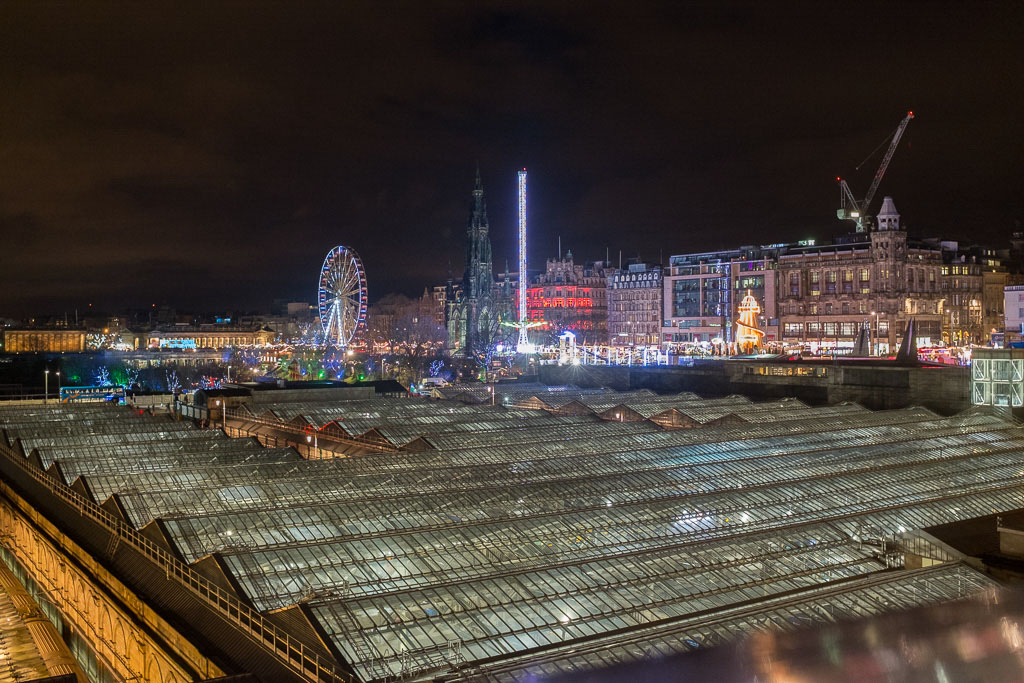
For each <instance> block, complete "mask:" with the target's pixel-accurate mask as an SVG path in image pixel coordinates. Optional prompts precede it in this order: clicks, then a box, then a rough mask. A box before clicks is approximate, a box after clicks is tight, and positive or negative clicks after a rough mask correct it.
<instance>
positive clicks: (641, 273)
mask: <svg viewBox="0 0 1024 683" xmlns="http://www.w3.org/2000/svg"><path fill="white" fill-rule="evenodd" d="M663 291H664V290H663V289H662V281H661V266H659V265H654V264H647V263H631V264H629V266H628V268H626V269H623V270H619V271H616V272H614V273H610V274H609V275H608V292H607V298H608V343H609V344H610V345H612V346H648V345H655V346H657V345H658V344H659V343H660V341H661V321H662V318H661V313H662V297H663Z"/></svg>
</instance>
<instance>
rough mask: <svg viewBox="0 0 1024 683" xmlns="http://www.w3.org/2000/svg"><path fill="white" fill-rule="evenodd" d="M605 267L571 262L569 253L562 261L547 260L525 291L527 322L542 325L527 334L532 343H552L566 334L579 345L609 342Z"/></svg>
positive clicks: (603, 265)
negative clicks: (573, 338)
mask: <svg viewBox="0 0 1024 683" xmlns="http://www.w3.org/2000/svg"><path fill="white" fill-rule="evenodd" d="M606 296H607V293H606V276H605V264H604V263H603V262H601V261H597V262H595V263H588V264H576V263H574V262H573V258H572V252H571V251H570V252H568V254H567V255H566V257H565V258H564V259H548V260H547V263H546V268H545V271H544V273H542V274H541V275H540V276H539V277H538V278H537V279H536V280H535V281H534V282H533V284H531V285H530V287H529V288H528V289H527V290H526V309H527V316H528V318H529V320H530V322H541V323H544V324H542V325H538V326H537V327H534V328H532V329H531V330H530V336H531V338H532V339H533V341H534V342H535V343H539V344H550V343H554V342H555V340H556V339H557V337H558V335H559V334H561V333H562V332H564V331H566V330H569V331H571V332H573V333H574V334H576V337H577V339H578V340H579V343H581V344H582V343H586V344H603V343H606V342H607V341H608V307H607V298H606Z"/></svg>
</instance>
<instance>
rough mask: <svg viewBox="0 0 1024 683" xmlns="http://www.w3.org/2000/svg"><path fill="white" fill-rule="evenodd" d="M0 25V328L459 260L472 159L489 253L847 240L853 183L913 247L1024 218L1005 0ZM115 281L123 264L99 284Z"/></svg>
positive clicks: (1023, 58) (93, 16) (1015, 32)
mask: <svg viewBox="0 0 1024 683" xmlns="http://www.w3.org/2000/svg"><path fill="white" fill-rule="evenodd" d="M3 14H4V17H3V21H2V22H0V88H2V90H3V92H4V97H3V98H0V240H2V246H3V249H2V251H0V315H2V314H8V315H11V314H14V315H21V314H26V313H29V312H34V311H37V310H55V311H62V310H66V309H71V308H74V307H75V306H79V307H80V306H81V305H82V303H83V301H84V299H86V298H88V299H90V300H92V299H93V298H95V299H97V300H99V301H98V302H97V303H98V305H101V306H103V307H104V308H115V307H117V306H127V305H144V306H148V305H149V304H151V303H154V302H155V303H157V304H171V305H175V306H179V307H191V308H198V309H216V308H229V307H230V308H238V307H265V306H266V305H267V304H268V302H269V301H271V300H273V299H275V298H291V299H303V298H304V299H311V298H312V295H313V289H314V286H315V281H316V278H315V276H316V272H317V269H318V268H319V265H320V262H321V260H322V258H323V254H324V253H326V251H327V250H328V249H329V248H330V247H331V246H333V245H335V244H339V243H343V244H347V245H350V246H352V247H354V248H355V249H356V250H358V251H359V252H360V254H361V255H362V256H363V260H364V262H365V264H366V267H367V270H368V275H369V282H370V288H371V296H372V297H376V296H379V295H382V294H383V293H385V292H387V291H392V290H398V291H403V292H405V293H408V294H416V293H419V292H420V291H422V288H423V286H425V285H430V284H434V283H439V282H441V281H442V280H443V279H444V278H445V277H446V276H447V273H448V269H449V264H451V267H452V269H453V270H455V271H456V272H459V271H460V270H461V266H462V263H461V259H462V252H463V246H462V238H463V234H464V229H465V223H466V218H467V205H468V199H469V190H470V188H471V183H472V176H473V170H474V164H475V163H476V161H478V160H479V162H480V165H481V168H482V170H483V173H484V182H485V186H486V190H487V197H488V206H489V214H490V218H491V227H492V233H493V239H494V247H495V261H496V266H497V267H498V268H499V269H500V268H502V267H503V266H504V261H505V259H506V258H508V259H509V260H510V261H512V262H514V261H515V254H514V251H513V249H514V245H515V235H514V205H515V170H516V169H517V168H519V167H521V166H527V167H528V168H529V169H530V172H531V176H530V179H531V180H530V182H531V197H530V210H531V213H530V217H531V235H532V243H531V253H530V258H531V261H532V262H533V263H535V264H539V263H541V262H542V261H543V258H544V257H546V256H550V255H552V254H553V253H554V251H555V249H556V243H557V238H558V236H559V235H560V236H561V237H562V243H563V247H564V248H572V249H573V251H574V253H575V254H577V255H578V256H581V257H587V258H599V257H602V256H603V255H604V253H605V249H606V248H607V249H610V251H611V252H612V253H613V254H614V253H617V252H618V250H619V249H622V250H623V252H624V253H625V254H636V253H637V252H639V253H640V254H641V255H643V256H645V257H647V258H656V257H657V255H658V253H659V251H660V252H662V253H664V254H665V255H666V256H667V255H668V254H671V253H678V252H684V251H690V250H702V249H712V248H719V247H725V246H730V245H735V244H741V243H744V244H749V243H755V242H767V241H779V240H786V239H797V238H803V237H808V236H816V237H819V238H821V237H827V236H829V235H834V234H838V233H839V232H840V231H841V229H842V226H840V225H839V224H837V222H836V221H835V220H834V218H832V217H833V216H834V215H835V214H834V210H835V204H836V202H837V200H838V190H837V188H836V187H835V186H834V183H833V181H832V178H834V176H835V175H838V174H842V175H844V176H849V178H850V182H851V184H852V185H853V187H854V189H855V191H860V192H863V191H864V190H866V188H867V186H868V184H869V183H870V179H871V175H872V173H873V169H874V166H875V164H876V163H877V159H876V160H873V161H871V162H869V163H868V164H866V165H865V166H864V167H863V168H862V169H861V171H860V172H856V171H854V167H855V166H856V164H857V163H858V162H860V161H861V159H863V158H864V157H865V156H866V155H867V154H868V152H870V151H871V150H872V149H874V148H875V147H876V145H878V143H879V142H880V141H881V140H882V139H883V138H884V137H885V135H886V134H887V133H889V132H891V131H892V129H894V128H895V126H896V124H897V123H898V121H899V119H900V118H901V117H902V115H903V112H904V111H905V110H906V109H909V108H913V109H915V111H916V112H917V113H918V117H917V119H915V121H914V122H913V123H912V124H911V125H910V127H909V128H908V130H907V133H906V135H905V137H904V142H903V144H902V145H901V148H900V150H899V152H898V154H897V157H896V158H895V160H894V162H893V164H892V166H891V168H890V171H889V174H888V175H887V177H886V179H885V183H884V185H883V189H882V192H883V193H886V194H892V195H893V196H894V197H895V199H896V203H897V206H898V207H899V208H900V210H901V212H903V215H904V218H905V221H906V222H907V224H909V225H910V226H911V229H912V231H917V232H919V233H922V234H942V235H943V236H947V237H952V238H976V239H981V240H987V241H990V242H992V243H994V244H996V245H997V246H998V245H1002V244H1003V243H1005V240H1006V238H1007V237H1008V233H1009V232H1010V231H1011V230H1012V229H1013V227H1014V221H1015V220H1019V219H1020V217H1021V216H1022V214H1024V206H1022V199H1021V192H1020V185H1021V180H1022V178H1021V170H1020V159H1021V158H1022V152H1024V143H1022V136H1021V124H1020V122H1019V118H1020V112H1021V111H1022V109H1024V107H1022V104H1024V101H1022V100H1024V95H1022V89H1021V88H1020V87H1019V82H1018V81H1019V74H1020V73H1024V49H1022V48H1021V46H1020V41H1019V36H1020V35H1021V33H1022V29H1024V21H1022V18H1024V12H1022V10H1021V9H1020V6H1019V5H1018V4H1011V3H994V2H993V3H923V2H922V3H891V2H890V3H856V4H851V3H806V4H803V3H785V4H779V3H753V2H751V3H727V2H709V3H631V4H622V3H584V4H579V3H575V4H570V3H566V4H556V3H525V4H524V3H514V4H513V3H411V2H400V3H365V4H357V3H326V2H325V3H313V2H303V3H262V2H245V3H196V4H192V5H190V4H181V5H174V6H158V5H155V4H146V3H80V4H56V3H53V4H51V3H16V4H11V5H8V6H5V8H4V12H3ZM109 273H115V274H116V277H110V276H109Z"/></svg>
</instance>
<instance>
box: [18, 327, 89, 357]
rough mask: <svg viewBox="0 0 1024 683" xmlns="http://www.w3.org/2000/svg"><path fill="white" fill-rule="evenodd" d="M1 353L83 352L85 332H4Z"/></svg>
mask: <svg viewBox="0 0 1024 683" xmlns="http://www.w3.org/2000/svg"><path fill="white" fill-rule="evenodd" d="M3 351H4V352H6V353H34V352H37V351H53V352H61V351H66V352H71V351H85V332H84V331H82V330H5V331H4V348H3Z"/></svg>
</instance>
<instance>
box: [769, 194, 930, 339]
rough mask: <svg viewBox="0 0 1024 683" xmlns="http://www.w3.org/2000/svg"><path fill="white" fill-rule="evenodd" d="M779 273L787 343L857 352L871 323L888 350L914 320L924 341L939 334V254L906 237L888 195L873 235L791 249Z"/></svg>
mask: <svg viewBox="0 0 1024 683" xmlns="http://www.w3.org/2000/svg"><path fill="white" fill-rule="evenodd" d="M777 272H778V283H779V284H778V307H779V321H780V325H781V332H782V339H783V341H784V342H792V343H800V344H802V345H804V346H805V347H809V348H810V349H811V350H812V351H817V350H826V351H829V350H833V349H840V350H843V349H852V348H853V345H854V341H855V339H856V337H857V334H858V331H859V330H860V328H861V327H862V326H864V325H870V326H871V330H872V331H871V340H872V343H873V344H874V345H875V346H874V348H876V349H878V350H879V351H880V352H890V351H894V350H895V348H896V344H897V343H898V342H899V341H900V339H901V338H902V335H903V331H904V329H905V328H906V324H907V321H908V320H909V319H910V318H914V320H915V324H916V326H917V335H918V336H917V338H918V344H919V345H927V344H932V343H937V342H939V341H940V340H941V339H942V332H943V320H942V318H943V303H944V299H945V295H944V293H943V291H942V252H941V250H940V249H937V248H935V247H932V246H929V245H927V244H923V243H919V242H915V241H912V240H909V239H908V238H907V233H906V231H905V230H904V229H903V227H902V226H901V225H900V215H899V213H897V211H896V207H895V205H894V204H893V201H892V198H891V197H886V198H885V200H884V201H883V203H882V209H881V211H880V212H879V214H878V223H877V228H876V229H875V230H873V231H872V232H870V233H857V234H855V235H851V236H850V237H849V238H847V240H844V241H842V242H840V243H837V244H831V245H827V246H804V247H794V248H790V249H788V250H786V252H785V253H783V254H781V255H780V256H779V259H778V271H777Z"/></svg>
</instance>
